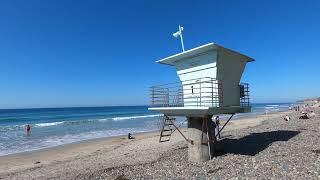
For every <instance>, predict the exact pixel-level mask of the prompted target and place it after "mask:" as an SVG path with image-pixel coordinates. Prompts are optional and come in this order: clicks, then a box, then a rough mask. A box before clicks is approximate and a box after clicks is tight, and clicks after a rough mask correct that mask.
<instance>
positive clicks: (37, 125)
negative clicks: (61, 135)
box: [34, 121, 64, 127]
mask: <svg viewBox="0 0 320 180" xmlns="http://www.w3.org/2000/svg"><path fill="white" fill-rule="evenodd" d="M63 123H64V121H59V122H50V123H38V124H35V125H34V126H35V127H47V126H56V125H59V124H63Z"/></svg>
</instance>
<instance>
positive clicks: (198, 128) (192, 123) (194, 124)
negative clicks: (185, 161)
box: [187, 116, 216, 162]
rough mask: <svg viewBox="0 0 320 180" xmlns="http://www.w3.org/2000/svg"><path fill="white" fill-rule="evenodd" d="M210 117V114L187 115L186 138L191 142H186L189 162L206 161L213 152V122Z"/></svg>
mask: <svg viewBox="0 0 320 180" xmlns="http://www.w3.org/2000/svg"><path fill="white" fill-rule="evenodd" d="M211 118H212V116H205V117H187V120H188V136H189V137H188V138H189V140H191V141H192V142H193V143H188V158H189V161H191V162H205V161H208V160H210V158H211V156H212V155H213V153H214V152H213V150H214V147H213V146H214V142H215V141H216V139H215V135H214V133H215V132H214V130H215V124H214V123H213V122H212V120H211Z"/></svg>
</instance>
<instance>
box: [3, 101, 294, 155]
mask: <svg viewBox="0 0 320 180" xmlns="http://www.w3.org/2000/svg"><path fill="white" fill-rule="evenodd" d="M292 105H293V104H292V103H260V104H252V112H251V113H245V114H237V115H236V116H235V118H234V119H241V118H246V117H253V116H257V115H259V114H264V113H266V112H268V113H272V112H279V111H286V110H288V108H289V106H292ZM147 108H148V107H147V106H117V107H75V108H38V109H0V156H3V155H8V154H14V153H19V152H25V151H32V150H38V149H43V148H48V147H53V146H58V145H63V144H68V143H73V142H79V141H83V140H89V139H96V138H103V137H112V136H119V135H126V134H128V133H129V132H130V133H139V132H150V131H156V130H159V124H158V117H159V115H160V114H158V113H157V112H152V111H148V109H147ZM224 118H227V116H221V119H224ZM177 121H178V122H177V124H182V126H186V121H185V118H182V117H180V118H178V119H177ZM27 124H29V125H30V126H31V133H30V135H29V136H27V135H26V131H25V126H26V125H27Z"/></svg>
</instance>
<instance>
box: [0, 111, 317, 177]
mask: <svg viewBox="0 0 320 180" xmlns="http://www.w3.org/2000/svg"><path fill="white" fill-rule="evenodd" d="M290 113H292V112H290ZM317 113H319V112H317ZM284 114H285V113H277V114H270V115H262V116H259V117H257V118H250V119H242V120H234V121H231V122H230V124H229V125H227V126H226V128H225V130H224V132H223V134H222V136H223V137H224V139H223V140H222V143H223V144H226V145H230V146H233V147H232V148H231V149H233V151H235V150H236V148H238V149H239V148H242V147H241V144H239V142H240V141H239V142H238V141H237V138H243V137H246V136H247V135H248V134H250V133H254V132H265V131H268V132H269V131H271V130H272V128H276V129H277V127H274V126H273V125H272V124H275V123H274V122H276V123H278V124H279V123H280V124H282V125H284V126H283V127H282V126H281V127H282V128H283V129H284V130H285V127H286V126H285V124H288V123H291V124H293V123H294V122H295V121H298V120H297V117H296V116H297V115H295V113H292V114H291V116H292V117H295V118H294V119H293V120H292V121H290V122H285V121H283V120H282V118H283V116H284ZM286 114H288V113H287V112H286ZM317 118H318V117H317ZM316 120H317V123H318V125H319V119H316ZM222 124H223V122H222ZM297 124H298V125H299V123H297ZM277 126H279V125H277ZM279 127H280V126H279ZM300 128H304V129H307V127H304V126H302V127H300ZM317 128H318V127H317ZM182 131H183V132H184V133H185V134H187V133H186V129H182ZM314 133H316V132H314ZM317 133H318V132H317ZM300 134H301V133H300ZM318 134H319V133H318ZM276 135H280V136H288V135H287V134H286V133H284V134H281V133H280V134H276ZM295 135H296V134H295ZM134 137H135V139H133V140H128V139H126V137H125V136H120V137H113V138H104V139H97V140H90V141H85V142H79V143H73V144H68V145H63V146H58V147H54V148H48V149H44V150H38V151H32V152H27V153H20V154H14V155H8V156H2V157H0V179H115V178H117V177H118V178H119V177H122V178H129V179H140V178H142V179H163V178H191V177H199V178H209V179H211V178H218V179H219V178H222V179H224V177H223V176H221V175H220V174H219V173H221V172H223V168H224V164H223V163H228V166H230V165H232V164H233V163H240V164H241V163H242V162H241V158H242V159H243V156H245V158H244V159H246V160H247V159H250V160H251V161H253V160H252V157H255V156H256V155H257V154H254V153H253V155H252V154H250V153H249V154H246V153H242V154H241V153H240V154H236V153H234V152H232V151H231V150H230V149H228V147H227V148H226V150H225V152H224V153H222V154H221V155H218V156H216V157H215V158H214V159H213V160H211V161H209V162H206V163H200V164H192V163H189V162H187V157H186V156H187V155H186V154H187V153H186V152H187V148H186V147H187V142H186V141H185V140H184V139H183V138H182V136H181V135H180V134H179V133H178V132H177V131H176V132H175V133H174V134H173V135H172V137H171V140H170V141H169V142H164V143H159V142H158V140H159V132H150V133H141V134H136V135H134ZM229 137H235V139H233V138H232V139H230V138H229ZM318 137H319V136H318ZM268 138H270V137H268ZM255 143H261V142H255ZM262 143H263V142H262ZM294 143H295V144H297V145H299V141H298V140H295V141H294ZM237 145H239V146H237ZM268 145H270V146H271V145H273V144H272V143H270V144H268ZM253 148H256V147H255V146H254V145H253ZM268 148H269V147H268V146H267V147H263V148H262V149H259V150H261V151H266V150H267V149H268ZM318 148H319V147H318ZM255 150H256V149H255ZM242 151H243V152H245V149H242ZM242 151H241V152H242ZM248 152H251V151H250V149H249V150H248ZM270 153H273V154H270V155H271V157H272V156H274V154H278V153H279V152H270ZM308 153H310V152H308ZM306 155H307V154H306ZM234 156H236V157H234ZM238 156H239V158H237V157H238ZM288 156H290V154H288ZM230 157H234V159H233V160H234V161H235V162H223V161H224V159H225V158H230ZM278 158H281V156H280V157H278ZM239 159H240V160H239ZM251 161H250V163H251V164H252V162H251ZM296 161H299V159H296ZM318 161H319V158H318ZM216 162H219V166H216V167H215V165H218V164H217V163H216ZM280 162H281V161H280ZM230 163H231V164H230ZM246 163H248V162H246ZM255 163H257V164H258V165H259V166H260V167H261V166H264V164H259V162H258V161H257V162H255ZM243 166H246V164H244V165H243ZM243 166H242V165H240V166H238V167H237V169H238V171H234V172H238V173H236V174H234V175H233V176H228V177H225V178H234V177H240V178H243V177H246V171H245V169H242V167H243ZM179 167H180V168H182V169H180V168H179ZM208 167H210V168H211V169H210V168H209V170H208V169H206V168H208ZM230 168H231V169H232V166H230ZM233 168H235V167H233ZM252 168H254V167H252ZM237 169H236V170H237ZM241 169H242V170H241ZM196 171H199V174H197V173H196ZM184 172H186V173H184ZM187 172H189V173H187ZM190 172H193V173H191V174H190ZM226 173H228V171H227V172H226ZM229 175H230V173H229ZM247 176H248V177H250V176H249V175H247ZM252 177H256V178H259V177H260V178H261V176H252ZM311 177H318V176H317V174H312V176H311ZM262 178H269V177H262Z"/></svg>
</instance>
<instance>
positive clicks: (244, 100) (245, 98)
mask: <svg viewBox="0 0 320 180" xmlns="http://www.w3.org/2000/svg"><path fill="white" fill-rule="evenodd" d="M239 86H240V106H241V107H249V106H250V96H249V93H250V91H249V84H248V83H240V85H239Z"/></svg>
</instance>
